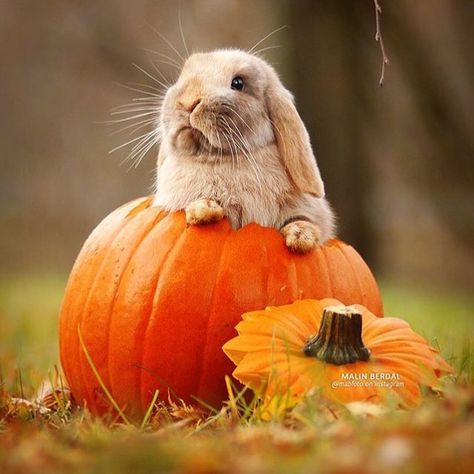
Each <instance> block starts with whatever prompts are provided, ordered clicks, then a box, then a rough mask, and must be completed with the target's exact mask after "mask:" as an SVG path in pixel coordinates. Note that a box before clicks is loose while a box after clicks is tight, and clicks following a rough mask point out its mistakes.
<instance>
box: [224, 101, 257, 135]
mask: <svg viewBox="0 0 474 474" xmlns="http://www.w3.org/2000/svg"><path fill="white" fill-rule="evenodd" d="M222 106H223V107H227V108H228V109H229V110H230V111H232V112H233V113H234V114H235V115H237V117H239V119H240V120H242V123H243V124H244V125H245V126H246V127H247V128H248V129H249V130H250V131H251V132H252V133H253V134H254V135H255V136H257V132H256V131H255V130H254V129H253V128H251V127H250V125H249V124H248V123H247V122H246V121H245V120H244V119H243V117H242V116H241V115H240V114H239V113H238V112H237V110H235V109H234V108H233V107H232V106H231V105H229V104H222Z"/></svg>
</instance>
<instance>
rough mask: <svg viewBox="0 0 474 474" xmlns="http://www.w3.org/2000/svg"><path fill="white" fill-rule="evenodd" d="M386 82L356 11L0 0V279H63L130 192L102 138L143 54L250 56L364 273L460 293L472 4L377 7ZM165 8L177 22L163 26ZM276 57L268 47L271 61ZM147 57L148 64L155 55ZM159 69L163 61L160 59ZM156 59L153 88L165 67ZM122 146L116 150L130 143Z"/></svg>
mask: <svg viewBox="0 0 474 474" xmlns="http://www.w3.org/2000/svg"><path fill="white" fill-rule="evenodd" d="M380 3H381V6H382V8H383V15H382V17H381V21H382V32H383V38H384V42H385V47H386V50H387V54H388V56H389V58H390V65H389V66H388V67H387V68H386V72H385V83H384V87H383V88H381V87H380V86H379V76H380V69H381V64H382V58H381V52H380V49H379V45H378V44H377V43H376V42H375V40H374V35H375V14H374V5H373V2H372V1H371V0H365V1H353V2H348V1H336V0H333V1H318V0H297V1H290V0H238V1H237V0H181V1H172V0H135V1H133V2H131V1H126V0H102V1H100V2H97V1H95V0H82V1H80V2H77V1H72V0H70V1H67V0H61V1H59V0H57V1H55V0H48V1H43V2H35V1H23V0H18V1H13V0H11V1H8V0H2V1H0V57H1V62H2V64H1V71H2V72H1V75H0V91H1V92H0V110H1V117H2V119H1V127H0V143H1V153H0V160H1V173H0V271H1V272H2V274H3V275H4V276H8V275H10V274H26V273H28V274H36V275H43V274H57V275H62V276H61V277H59V280H60V281H61V282H63V283H64V282H65V278H66V273H67V271H69V269H70V267H71V266H72V264H73V261H74V258H75V256H76V254H77V253H78V251H79V249H80V247H81V244H82V242H83V241H84V239H85V238H86V237H87V235H88V234H89V232H90V231H91V230H92V228H93V227H94V226H95V225H96V224H97V223H98V222H99V221H100V219H102V218H103V217H104V216H105V215H106V214H107V213H109V212H110V211H111V210H112V209H114V208H115V207H117V206H118V205H120V204H122V203H124V202H126V201H128V200H131V199H133V198H135V197H138V196H142V195H146V194H147V193H149V192H150V190H151V187H152V184H153V176H154V164H155V157H156V154H157V150H156V149H153V150H151V151H150V152H149V153H148V155H147V156H146V157H145V159H144V160H143V161H142V163H141V164H140V166H139V167H138V168H137V169H135V168H133V167H132V168H131V169H129V168H130V166H129V165H130V163H127V162H125V163H124V164H122V165H121V163H122V162H123V160H124V159H125V158H126V156H127V154H128V152H129V151H130V150H129V149H127V148H126V147H125V148H123V149H120V150H118V151H117V152H115V153H112V154H109V150H111V149H113V148H114V147H117V146H118V145H120V144H122V143H124V142H126V141H127V134H126V133H122V134H111V132H112V131H113V130H114V129H117V128H118V127H117V126H115V127H110V126H107V125H104V124H100V123H99V122H102V121H106V120H109V119H110V110H111V109H112V108H113V107H115V106H118V105H121V104H125V103H128V102H131V100H132V99H133V97H136V96H137V95H140V94H136V93H134V92H133V91H130V90H128V89H126V88H124V87H121V86H120V85H119V84H127V83H131V82H139V83H142V84H145V85H150V86H155V85H156V84H155V83H154V82H153V80H152V79H151V78H150V77H148V76H146V75H145V74H144V73H142V72H141V71H139V70H138V69H137V68H135V67H134V66H133V63H136V64H138V65H139V66H140V67H143V68H144V69H146V70H148V71H150V72H151V73H152V74H153V73H154V74H155V75H157V73H155V72H154V71H153V67H152V65H151V63H150V55H149V53H147V52H146V51H145V49H152V50H155V51H158V52H160V53H162V54H164V55H167V56H170V57H172V58H174V60H178V57H177V55H176V53H175V52H174V51H173V49H172V48H170V46H169V45H168V44H167V43H166V41H164V40H163V39H162V38H161V37H160V36H159V35H158V34H156V33H155V32H154V29H156V30H158V31H159V33H160V34H162V35H164V36H165V37H166V38H168V39H169V41H170V42H171V43H172V44H173V45H174V47H175V48H176V49H178V50H179V52H180V53H181V54H183V55H184V51H185V48H184V45H183V41H182V39H181V34H180V29H179V19H178V18H179V15H180V16H181V22H182V28H183V31H184V36H185V37H186V41H187V43H188V47H189V48H190V49H212V48H219V47H229V46H232V47H239V48H245V49H248V48H250V47H252V46H253V45H254V44H255V43H257V42H258V41H259V40H260V39H261V38H263V37H264V36H266V35H267V34H268V33H269V32H271V31H272V30H275V29H277V28H279V27H281V26H283V25H286V28H284V29H282V30H281V31H279V32H277V33H275V34H274V35H272V36H271V37H270V38H268V39H267V40H266V41H264V42H263V43H262V44H261V45H260V47H262V48H266V47H272V48H270V49H267V50H266V51H263V52H262V55H263V56H264V57H265V58H266V59H267V60H268V61H270V62H271V63H272V64H274V65H275V67H276V68H277V70H278V71H279V72H280V74H281V76H282V79H283V81H284V83H285V84H286V85H287V86H288V88H289V89H290V90H292V91H293V93H294V95H295V98H296V102H297V107H298V109H299V111H300V113H301V115H302V117H303V120H304V121H305V123H306V125H307V127H308V130H309V133H310V135H311V137H312V141H313V144H314V147H315V150H316V154H317V158H318V161H319V166H320V168H321V170H322V173H323V178H324V180H325V182H326V189H327V195H328V198H329V200H330V202H331V203H332V204H333V207H334V209H335V211H336V213H337V215H338V216H339V227H340V236H341V237H342V238H343V239H345V240H346V241H348V242H349V243H351V244H352V245H354V246H355V247H356V248H357V249H358V250H359V251H360V252H361V253H362V255H363V256H364V257H365V258H366V260H367V261H368V262H369V264H370V265H371V267H372V268H373V269H374V272H375V273H376V275H377V276H378V277H379V278H382V279H385V280H390V281H402V282H404V283H406V284H412V283H416V284H418V285H420V286H422V287H431V288H434V289H435V288H440V287H443V288H454V289H463V290H473V289H474V120H473V113H474V88H473V84H474V55H473V54H472V47H473V44H474V42H473V35H472V25H473V24H474V2H472V1H461V0H460V1H456V2H452V1H449V0H437V1H427V0H425V1H419V2H413V1H409V0H399V1H396V2H395V1H383V0H381V2H380ZM179 12H180V13H179ZM273 47H274V48H273ZM155 59H156V56H155ZM161 59H164V58H163V57H161ZM164 61H165V63H158V62H156V63H155V64H156V65H157V66H158V67H159V68H160V71H161V73H162V74H163V75H164V76H165V77H166V78H167V79H168V80H169V81H173V79H174V78H175V77H176V75H177V71H176V69H175V68H174V67H173V66H172V65H170V64H166V62H170V61H169V60H167V59H164ZM128 139H129V138H128Z"/></svg>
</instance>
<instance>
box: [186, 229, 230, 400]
mask: <svg viewBox="0 0 474 474" xmlns="http://www.w3.org/2000/svg"><path fill="white" fill-rule="evenodd" d="M231 234H232V228H231V227H229V228H228V229H227V234H226V238H225V239H224V243H223V244H222V247H221V253H220V256H219V263H218V264H217V267H216V277H215V280H214V285H213V289H212V295H211V298H210V301H211V302H210V304H209V310H208V311H209V317H208V318H207V321H206V331H205V335H204V344H203V348H204V349H203V351H202V353H201V364H200V366H199V378H198V380H197V384H196V393H195V396H196V397H198V398H200V393H201V384H202V377H203V374H204V370H203V366H204V362H205V359H206V348H207V347H208V340H209V324H210V322H211V317H212V315H213V314H214V312H215V308H214V306H215V304H216V288H217V281H218V280H219V277H220V274H221V271H222V265H223V261H224V255H225V248H226V246H227V244H228V242H229V236H230V235H231Z"/></svg>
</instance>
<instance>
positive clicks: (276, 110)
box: [266, 70, 324, 198]
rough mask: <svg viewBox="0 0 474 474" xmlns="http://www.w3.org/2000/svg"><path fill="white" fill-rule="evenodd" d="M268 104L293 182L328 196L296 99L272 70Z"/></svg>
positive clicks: (278, 143) (304, 189)
mask: <svg viewBox="0 0 474 474" xmlns="http://www.w3.org/2000/svg"><path fill="white" fill-rule="evenodd" d="M266 101H267V108H268V112H269V115H270V119H271V121H272V124H273V130H274V134H275V139H276V142H277V145H278V150H279V153H280V157H281V158H282V160H283V164H284V166H285V168H286V170H287V172H288V175H289V176H290V178H291V180H292V181H293V183H294V184H295V186H296V187H297V188H298V189H299V190H300V191H302V192H304V193H309V194H311V195H313V196H316V197H319V198H322V197H324V184H323V181H322V179H321V174H320V173H319V169H318V166H317V164H316V158H315V157H314V154H313V150H312V148H311V143H310V141H309V135H308V132H307V131H306V128H305V126H304V124H303V121H302V120H301V118H300V116H299V114H298V112H297V110H296V107H295V105H294V102H293V96H292V95H291V94H290V92H288V91H287V90H286V89H285V88H284V87H283V85H282V84H281V82H280V79H279V78H278V76H277V75H276V73H275V72H274V71H273V70H270V81H269V87H268V89H267V93H266Z"/></svg>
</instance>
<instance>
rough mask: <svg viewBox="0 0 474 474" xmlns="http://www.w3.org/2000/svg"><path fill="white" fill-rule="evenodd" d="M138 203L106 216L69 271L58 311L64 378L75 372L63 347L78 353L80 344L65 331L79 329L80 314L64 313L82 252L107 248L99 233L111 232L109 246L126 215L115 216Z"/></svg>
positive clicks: (87, 286) (84, 287)
mask: <svg viewBox="0 0 474 474" xmlns="http://www.w3.org/2000/svg"><path fill="white" fill-rule="evenodd" d="M138 201H140V199H136V200H134V201H132V202H129V203H126V204H124V205H122V206H120V207H119V208H118V209H116V210H115V211H112V212H110V213H109V214H108V216H107V217H105V218H104V220H103V221H102V222H100V223H99V224H98V225H96V226H95V227H94V229H93V230H92V231H91V233H90V235H89V237H88V238H87V240H86V241H85V242H84V244H83V245H82V248H81V250H80V253H79V255H78V256H77V258H76V260H75V262H74V265H73V268H72V270H71V275H70V277H69V280H68V283H67V286H66V289H65V293H64V298H63V302H62V305H61V310H60V322H59V335H60V347H59V348H60V354H61V364H62V366H63V369H64V373H65V375H66V378H67V377H68V375H70V374H71V372H74V371H75V370H74V369H71V364H70V363H69V362H68V361H69V358H66V357H64V347H68V348H71V350H72V351H76V349H77V350H78V352H79V353H80V344H79V340H78V336H77V330H73V331H71V332H70V335H69V331H68V330H67V327H69V326H73V327H75V328H76V329H77V327H79V325H80V323H81V319H80V318H81V317H82V312H81V314H80V315H79V314H78V313H79V311H75V312H74V313H75V314H72V316H68V317H67V319H66V313H67V314H70V313H71V311H70V309H69V307H70V306H71V301H70V300H71V298H72V296H71V294H72V293H71V292H72V289H74V290H75V291H76V292H77V290H78V288H77V287H76V286H77V284H76V282H75V279H76V278H77V279H79V275H81V274H82V273H83V272H84V266H85V265H84V261H85V259H84V257H83V256H82V254H83V252H87V254H88V255H89V257H90V254H91V252H93V249H94V248H98V247H102V248H105V247H107V246H106V245H98V240H99V236H100V235H101V233H103V232H106V231H107V229H109V228H111V229H112V230H110V229H109V232H111V236H110V241H109V242H108V244H107V245H110V243H111V242H113V240H114V239H115V237H116V236H117V235H118V233H119V232H120V231H121V229H122V228H123V218H124V217H125V216H126V215H127V214H124V216H123V217H122V218H121V219H120V220H118V219H117V214H119V213H120V212H122V211H123V210H126V209H130V208H133V206H134V205H135V203H136V202H138ZM107 235H108V234H107ZM99 242H100V240H99ZM100 243H102V242H100ZM106 253H107V252H106V251H104V255H103V258H105V255H106ZM92 274H93V273H92V272H91V275H92ZM93 284H94V281H92V282H91V281H88V280H86V281H83V282H82V284H81V286H80V294H84V293H85V294H86V295H88V294H89V293H90V291H91V289H92V286H93ZM69 319H70V320H71V322H69ZM66 321H67V322H66ZM76 321H77V325H75V324H74V322H76ZM76 346H77V347H76ZM77 363H78V364H80V362H79V358H77ZM72 365H74V364H72ZM79 370H80V369H79ZM78 380H79V378H77V379H76V380H75V382H77V381H78ZM78 385H81V386H82V381H80V383H79V384H78Z"/></svg>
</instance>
